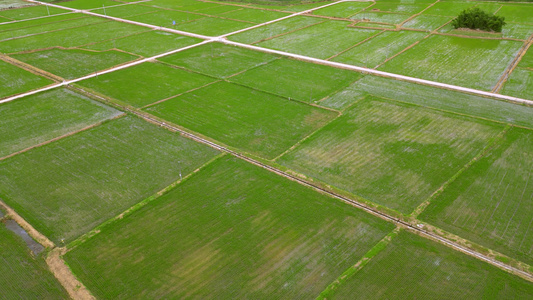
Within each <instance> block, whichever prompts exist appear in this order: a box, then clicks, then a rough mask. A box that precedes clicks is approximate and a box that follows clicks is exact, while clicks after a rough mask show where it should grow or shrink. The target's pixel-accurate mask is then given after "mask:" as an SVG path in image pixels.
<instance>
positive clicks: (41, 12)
mask: <svg viewBox="0 0 533 300" xmlns="http://www.w3.org/2000/svg"><path fill="white" fill-rule="evenodd" d="M68 12H69V11H68V10H65V9H61V8H56V7H48V8H46V7H45V6H44V5H36V6H29V7H23V8H17V9H8V10H0V16H2V17H5V18H8V19H12V20H24V19H31V18H38V17H44V16H48V15H56V14H61V13H68Z"/></svg>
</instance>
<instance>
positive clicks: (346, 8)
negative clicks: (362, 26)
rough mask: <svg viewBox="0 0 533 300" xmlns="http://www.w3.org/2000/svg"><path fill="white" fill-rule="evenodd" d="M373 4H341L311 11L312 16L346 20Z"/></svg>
mask: <svg viewBox="0 0 533 300" xmlns="http://www.w3.org/2000/svg"><path fill="white" fill-rule="evenodd" d="M372 4H374V3H373V2H370V1H369V2H341V3H339V4H335V5H332V6H328V7H325V8H321V9H318V10H315V11H313V14H314V15H319V16H327V17H336V18H348V17H350V16H352V15H354V14H356V13H358V12H361V11H363V10H364V9H365V8H367V7H369V6H371V5H372Z"/></svg>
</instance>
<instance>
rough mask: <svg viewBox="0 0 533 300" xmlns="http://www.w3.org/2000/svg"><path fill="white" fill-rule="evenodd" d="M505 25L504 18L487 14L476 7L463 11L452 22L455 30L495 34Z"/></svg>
mask: <svg viewBox="0 0 533 300" xmlns="http://www.w3.org/2000/svg"><path fill="white" fill-rule="evenodd" d="M505 24H506V23H505V18H504V17H499V16H495V15H491V14H488V13H486V12H484V11H482V10H481V9H479V8H477V7H475V8H471V9H467V10H463V11H462V12H461V13H460V14H459V16H458V17H457V18H455V19H454V20H453V21H452V26H453V27H454V28H456V29H457V28H470V29H481V30H485V31H496V32H501V31H502V27H503V25H505Z"/></svg>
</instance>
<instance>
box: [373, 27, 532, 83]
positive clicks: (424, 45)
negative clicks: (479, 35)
mask: <svg viewBox="0 0 533 300" xmlns="http://www.w3.org/2000/svg"><path fill="white" fill-rule="evenodd" d="M522 44H523V43H521V42H516V41H507V40H489V39H474V38H462V37H455V36H439V35H433V36H430V37H429V38H427V39H424V40H422V41H421V42H420V43H419V44H418V45H416V46H414V47H413V48H411V49H409V50H407V51H405V52H404V53H402V54H400V55H399V56H397V57H395V58H394V59H392V60H391V61H389V62H387V63H386V64H384V65H383V66H382V67H380V68H379V69H380V70H383V71H387V72H392V73H397V74H402V75H407V76H413V77H418V78H423V79H428V80H433V81H438V82H444V83H450V84H455V85H459V86H464V87H471V88H475V89H480V90H491V89H492V87H493V86H494V85H495V84H496V83H497V82H498V80H499V79H500V77H501V76H502V74H503V72H504V71H505V69H506V68H507V66H508V65H509V64H510V63H511V61H512V60H513V59H514V57H515V55H516V54H517V53H518V51H519V49H520V47H521V46H522ZM465 70H468V71H465Z"/></svg>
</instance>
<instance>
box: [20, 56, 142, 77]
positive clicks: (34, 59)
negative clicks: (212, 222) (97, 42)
mask: <svg viewBox="0 0 533 300" xmlns="http://www.w3.org/2000/svg"><path fill="white" fill-rule="evenodd" d="M11 56H12V57H13V58H16V59H18V60H20V61H23V62H25V63H27V64H30V65H32V66H35V67H37V68H39V69H41V70H45V71H47V72H50V73H52V74H55V75H58V76H61V77H63V78H65V79H74V78H78V77H82V76H83V75H87V74H90V73H93V72H95V71H100V70H104V69H108V68H111V67H113V66H116V65H119V64H123V63H125V62H128V61H132V60H135V59H138V58H139V57H138V56H134V55H131V54H128V53H123V52H119V51H114V50H110V51H105V52H96V51H87V50H79V49H49V50H43V51H37V52H30V53H23V54H14V55H11Z"/></svg>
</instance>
